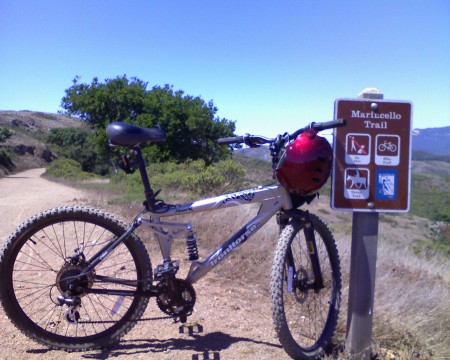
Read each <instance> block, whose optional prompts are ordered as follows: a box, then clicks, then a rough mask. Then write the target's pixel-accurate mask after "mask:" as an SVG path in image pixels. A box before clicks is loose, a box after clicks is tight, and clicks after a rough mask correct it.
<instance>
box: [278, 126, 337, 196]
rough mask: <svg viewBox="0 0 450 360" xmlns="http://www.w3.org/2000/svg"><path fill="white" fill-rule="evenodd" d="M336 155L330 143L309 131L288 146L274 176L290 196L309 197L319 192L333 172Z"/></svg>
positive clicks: (311, 130)
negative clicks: (332, 165) (332, 162)
mask: <svg viewBox="0 0 450 360" xmlns="http://www.w3.org/2000/svg"><path fill="white" fill-rule="evenodd" d="M332 157H333V151H332V149H331V146H330V144H329V143H328V141H327V139H325V138H323V137H321V136H318V135H317V131H315V130H313V129H310V130H306V131H304V132H303V133H302V134H300V135H299V136H298V137H297V139H295V140H294V141H293V142H291V143H290V144H288V145H287V147H286V149H285V150H284V152H283V154H282V155H281V158H280V161H279V163H278V166H277V168H276V170H275V175H276V177H277V179H278V181H279V182H280V184H281V185H283V186H284V187H285V188H286V189H287V190H288V191H289V192H291V193H295V194H299V195H308V194H311V193H314V192H315V191H317V190H319V189H320V188H321V187H322V186H323V185H324V184H325V183H326V181H327V179H328V177H329V176H330V171H331V161H332Z"/></svg>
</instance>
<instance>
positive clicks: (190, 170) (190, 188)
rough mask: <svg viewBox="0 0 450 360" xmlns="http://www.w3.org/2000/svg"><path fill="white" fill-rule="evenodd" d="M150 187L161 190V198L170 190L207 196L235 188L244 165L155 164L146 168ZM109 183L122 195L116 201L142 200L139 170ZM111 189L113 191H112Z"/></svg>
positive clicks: (239, 182) (202, 163) (121, 175)
mask: <svg viewBox="0 0 450 360" xmlns="http://www.w3.org/2000/svg"><path fill="white" fill-rule="evenodd" d="M147 172H148V174H149V178H150V182H151V185H152V188H153V189H154V190H155V191H156V190H158V189H163V197H164V196H165V195H167V194H168V193H170V192H173V191H183V192H189V193H191V194H192V195H193V196H208V195H213V194H221V193H224V192H228V191H234V190H237V189H238V188H239V187H240V186H241V185H242V183H243V181H244V175H245V171H244V168H243V167H242V166H241V165H240V164H238V163H236V162H235V161H233V160H224V161H219V162H218V163H216V164H214V165H211V166H207V165H206V164H205V161H204V160H195V161H191V160H190V161H187V162H185V163H182V164H176V163H174V162H166V163H155V164H151V165H149V166H148V167H147ZM112 186H113V187H115V189H117V192H119V189H120V194H121V198H120V199H116V200H115V201H124V202H129V201H139V200H142V199H143V195H142V193H143V187H142V182H141V177H140V174H139V172H138V171H136V172H135V173H134V174H132V175H126V174H124V173H119V174H117V175H115V176H113V177H112ZM113 191H114V190H113Z"/></svg>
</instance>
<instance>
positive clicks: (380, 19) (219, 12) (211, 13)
mask: <svg viewBox="0 0 450 360" xmlns="http://www.w3.org/2000/svg"><path fill="white" fill-rule="evenodd" d="M124 74H126V75H127V76H128V77H133V76H135V77H138V78H140V79H141V80H143V81H146V82H148V85H149V88H151V87H152V86H154V85H164V84H170V85H173V86H174V89H177V90H178V89H179V90H183V91H184V92H185V93H186V94H189V95H193V96H200V97H202V98H203V99H204V100H206V101H209V100H213V101H214V104H215V105H216V106H217V107H218V108H219V113H218V115H219V116H220V117H225V118H227V119H230V120H235V121H236V126H237V129H236V133H237V134H242V133H245V132H250V133H256V134H261V135H266V136H272V135H275V134H277V133H282V132H285V131H293V130H295V129H297V128H299V127H301V126H303V125H304V124H306V123H308V122H310V121H327V120H330V119H331V118H332V117H333V112H334V110H333V109H334V101H335V100H336V99H338V98H351V97H355V96H356V95H357V94H358V93H359V92H360V91H361V90H363V89H364V88H366V87H376V88H378V89H379V90H380V91H382V92H383V93H384V97H385V99H392V100H407V101H411V102H412V103H413V127H416V128H426V127H441V126H449V125H450V1H449V0H432V1H418V0H408V1H399V0H398V1H397V0H391V1H387V0H384V1H383V0H381V1H364V0H359V1H350V0H348V1H320V0H316V1H302V0H297V1H283V0H281V1H280V0H278V1H264V0H259V1H245V0H241V1H235V0H227V1H211V0H210V1H206V0H196V1H193V0H192V1H187V0H185V1H154V0H133V1H116V0H97V1H87V0H77V1H73V0H64V1H61V0H41V1H35V0H29V1H25V0H14V1H0V79H1V86H0V110H25V109H27V110H36V111H46V112H57V111H58V110H60V107H59V105H60V102H61V98H62V97H63V96H64V90H65V89H67V88H68V87H70V86H71V85H72V79H73V78H74V77H75V76H76V75H78V76H80V77H81V80H80V81H81V82H85V83H90V82H91V81H92V78H93V77H98V78H99V80H101V81H104V80H105V79H106V78H114V77H116V76H118V75H124Z"/></svg>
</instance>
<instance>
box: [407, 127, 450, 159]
mask: <svg viewBox="0 0 450 360" xmlns="http://www.w3.org/2000/svg"><path fill="white" fill-rule="evenodd" d="M412 135H413V136H412V146H413V147H412V150H413V151H423V152H426V153H431V154H438V155H450V126H446V127H441V128H428V129H414V130H413V133H412Z"/></svg>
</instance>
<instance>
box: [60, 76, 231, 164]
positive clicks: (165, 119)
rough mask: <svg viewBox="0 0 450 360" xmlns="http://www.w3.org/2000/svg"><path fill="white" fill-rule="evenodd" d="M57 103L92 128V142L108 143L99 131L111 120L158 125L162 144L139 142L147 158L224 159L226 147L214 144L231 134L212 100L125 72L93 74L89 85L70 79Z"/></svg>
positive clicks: (157, 159)
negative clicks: (150, 85)
mask: <svg viewBox="0 0 450 360" xmlns="http://www.w3.org/2000/svg"><path fill="white" fill-rule="evenodd" d="M65 92H66V96H64V98H63V99H62V102H61V107H62V108H63V109H65V111H66V112H67V113H68V114H71V115H76V116H79V117H80V118H82V119H84V120H85V121H87V122H88V123H89V125H91V126H92V127H94V128H95V129H97V130H98V131H97V136H96V140H97V144H98V145H99V148H100V149H103V150H104V149H106V148H107V139H106V135H105V132H104V129H105V128H106V126H107V125H108V124H109V123H110V122H113V121H125V122H129V123H132V124H137V125H140V126H149V127H150V126H156V125H158V126H160V127H161V128H162V129H163V130H164V131H165V132H166V134H167V136H168V141H167V142H166V143H163V144H144V145H143V153H144V155H145V156H146V157H147V158H149V159H151V160H152V161H155V160H156V161H166V160H175V161H178V162H182V161H185V160H187V159H193V160H197V159H203V160H204V161H205V162H206V163H207V164H211V163H213V162H215V161H218V160H221V159H225V158H227V157H228V156H229V154H230V153H229V151H228V149H226V148H225V147H223V146H219V145H217V144H216V142H215V140H216V139H217V138H219V137H226V136H232V135H233V132H234V130H235V123H234V121H230V120H227V119H223V118H222V119H221V118H219V117H217V116H216V113H217V108H216V107H215V106H214V104H213V102H212V101H209V102H205V101H204V100H202V99H201V98H200V97H193V96H190V95H185V94H184V92H183V91H181V90H178V91H174V90H173V88H172V87H171V86H169V85H165V86H163V87H161V86H155V87H153V88H152V89H151V90H147V83H145V82H143V81H142V80H139V79H137V78H131V80H129V79H128V78H127V77H126V76H125V75H124V76H121V77H116V78H115V79H106V80H105V82H104V83H101V82H99V81H98V79H97V78H94V79H93V81H92V83H91V84H81V83H79V78H78V77H76V78H75V79H74V80H73V85H72V86H71V87H70V88H68V89H67V90H66V91H65Z"/></svg>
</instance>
